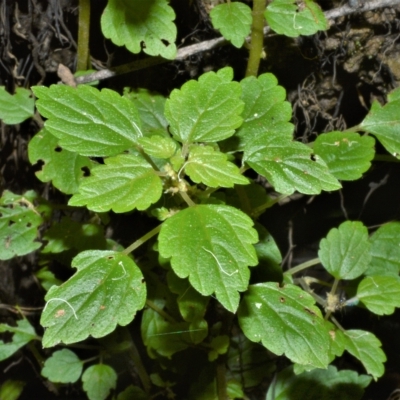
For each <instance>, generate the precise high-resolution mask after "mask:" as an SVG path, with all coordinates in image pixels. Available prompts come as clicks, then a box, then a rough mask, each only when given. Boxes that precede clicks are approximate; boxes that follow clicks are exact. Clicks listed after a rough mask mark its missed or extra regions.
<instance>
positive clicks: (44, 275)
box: [35, 267, 62, 292]
mask: <svg viewBox="0 0 400 400" xmlns="http://www.w3.org/2000/svg"><path fill="white" fill-rule="evenodd" d="M35 277H36V278H37V279H38V280H39V282H40V284H41V285H42V286H43V289H44V290H45V291H46V292H47V291H48V290H49V289H50V288H51V287H52V286H53V285H61V284H62V281H61V280H60V279H57V278H56V276H55V275H54V274H53V272H51V271H49V270H48V268H47V267H43V268H41V269H40V270H39V271H37V272H35Z"/></svg>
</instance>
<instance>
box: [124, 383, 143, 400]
mask: <svg viewBox="0 0 400 400" xmlns="http://www.w3.org/2000/svg"><path fill="white" fill-rule="evenodd" d="M132 399H135V400H149V396H148V395H147V394H146V393H145V392H144V391H143V389H142V388H140V387H138V386H133V385H129V386H128V387H127V388H126V389H125V390H124V391H123V392H121V393H119V394H118V396H117V400H132Z"/></svg>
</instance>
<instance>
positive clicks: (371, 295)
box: [357, 276, 400, 315]
mask: <svg viewBox="0 0 400 400" xmlns="http://www.w3.org/2000/svg"><path fill="white" fill-rule="evenodd" d="M357 297H358V298H359V299H360V300H361V302H362V303H363V304H364V305H365V307H367V308H368V310H370V311H371V312H373V313H375V314H377V315H384V314H386V315H389V314H393V313H394V309H395V307H400V278H399V277H398V276H397V277H394V276H367V277H366V278H364V279H363V280H362V281H361V282H360V284H359V285H358V288H357Z"/></svg>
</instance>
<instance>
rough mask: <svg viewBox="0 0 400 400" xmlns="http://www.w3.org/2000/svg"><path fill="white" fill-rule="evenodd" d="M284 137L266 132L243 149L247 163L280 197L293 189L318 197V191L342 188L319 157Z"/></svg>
mask: <svg viewBox="0 0 400 400" xmlns="http://www.w3.org/2000/svg"><path fill="white" fill-rule="evenodd" d="M285 136H286V135H285ZM285 136H282V135H277V134H273V135H270V134H269V133H266V134H265V135H263V136H260V137H258V138H257V139H255V140H254V141H253V142H252V143H251V144H249V145H248V146H247V147H246V149H245V153H244V157H245V161H246V162H247V164H248V165H249V166H250V167H252V168H253V169H254V170H255V171H256V172H258V173H259V174H260V175H262V176H265V177H266V178H267V179H268V180H269V181H270V183H271V184H272V185H273V186H274V188H275V190H276V191H278V192H280V193H283V194H292V193H293V192H294V191H296V190H297V191H299V192H300V193H304V194H319V193H321V190H327V191H331V190H337V189H340V188H341V185H340V183H339V182H338V180H337V179H336V178H335V177H334V176H333V175H332V174H331V173H330V172H329V170H328V168H327V166H326V164H325V163H324V161H323V160H322V159H321V158H320V157H317V156H315V159H313V158H312V156H311V153H312V150H311V149H310V148H309V147H308V146H306V145H305V144H303V143H300V142H293V141H291V140H288V137H285Z"/></svg>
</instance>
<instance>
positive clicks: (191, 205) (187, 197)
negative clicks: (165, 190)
mask: <svg viewBox="0 0 400 400" xmlns="http://www.w3.org/2000/svg"><path fill="white" fill-rule="evenodd" d="M179 194H180V195H181V197H182V199H183V200H185V203H186V204H187V205H188V206H189V207H193V206H195V205H196V203H195V202H194V201H193V200H192V199H191V198H190V197H189V196H188V194H187V193H186V192H179Z"/></svg>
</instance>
